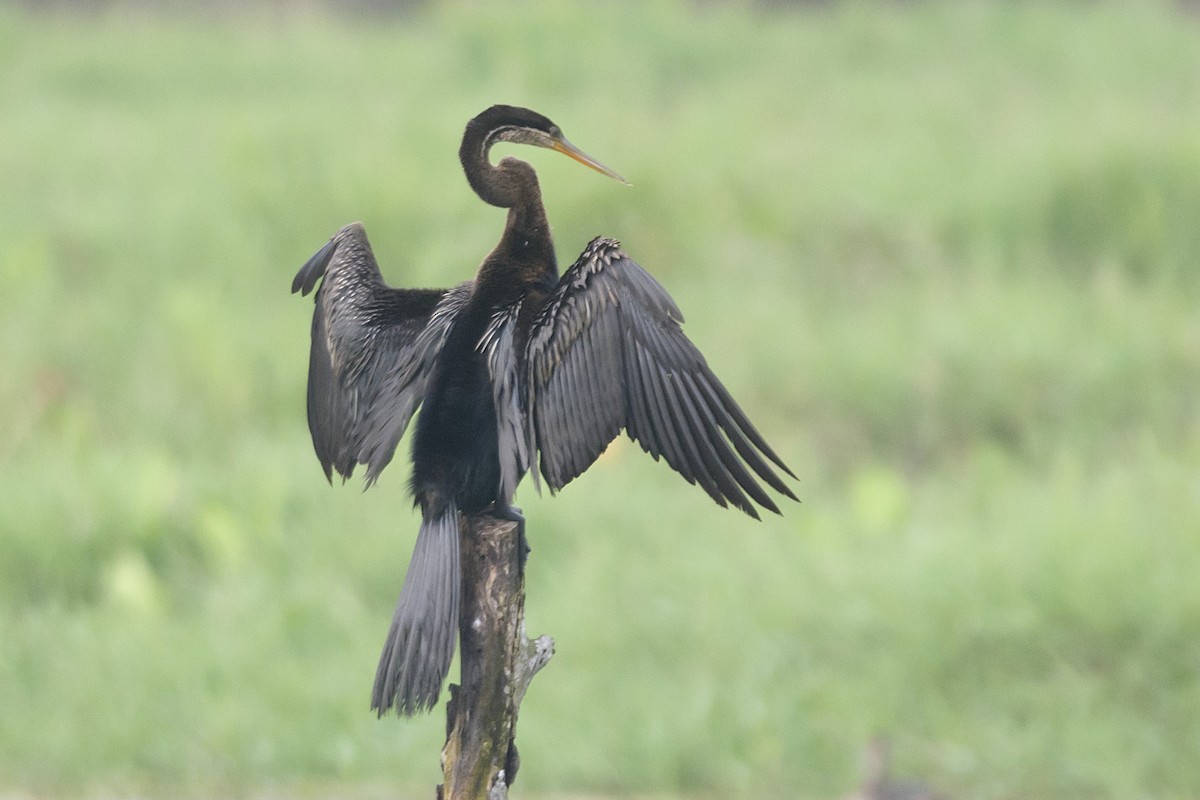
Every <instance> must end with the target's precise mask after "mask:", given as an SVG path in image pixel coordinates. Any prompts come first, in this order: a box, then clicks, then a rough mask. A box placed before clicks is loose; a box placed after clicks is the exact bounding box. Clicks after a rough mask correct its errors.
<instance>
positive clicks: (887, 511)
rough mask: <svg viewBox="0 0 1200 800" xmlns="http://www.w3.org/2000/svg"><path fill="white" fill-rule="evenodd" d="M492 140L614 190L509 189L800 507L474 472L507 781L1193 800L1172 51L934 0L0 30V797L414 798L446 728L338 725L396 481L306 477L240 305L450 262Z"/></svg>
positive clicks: (1151, 34)
mask: <svg viewBox="0 0 1200 800" xmlns="http://www.w3.org/2000/svg"><path fill="white" fill-rule="evenodd" d="M494 102H507V103H516V104H523V105H529V106H531V107H533V108H536V109H538V110H539V111H542V112H544V113H545V114H547V115H549V116H550V117H551V118H552V119H554V120H555V121H556V122H558V123H559V124H560V125H561V126H562V127H563V129H564V130H565V131H566V133H567V135H568V136H570V137H571V139H572V140H573V141H575V142H576V143H577V144H579V145H580V146H581V147H583V148H584V149H586V150H587V151H588V152H590V153H593V154H594V155H596V156H597V157H598V158H600V159H601V160H603V161H604V162H606V163H608V164H610V165H612V166H613V167H614V168H615V169H617V170H619V171H620V172H622V173H623V174H624V175H626V176H627V177H628V178H629V179H630V180H631V181H632V183H633V188H627V187H622V186H620V185H618V184H616V183H613V182H611V181H606V180H604V179H602V178H600V177H599V176H597V175H595V174H593V173H590V172H588V171H586V170H582V169H580V168H579V167H578V165H576V164H573V163H571V162H570V161H568V160H567V159H562V158H559V157H557V156H554V155H552V154H548V153H540V152H532V153H531V152H529V151H528V150H525V151H524V152H522V153H521V154H522V155H523V156H524V157H527V158H529V159H530V160H531V161H532V162H533V163H534V164H535V166H536V167H537V168H538V170H539V172H540V174H541V178H542V186H543V190H544V192H545V200H546V205H547V208H548V210H549V213H550V216H551V220H552V221H553V223H554V225H555V234H556V237H557V242H558V245H559V248H560V259H561V260H562V261H563V262H566V263H569V262H570V261H571V260H572V259H573V258H574V255H575V254H576V253H577V252H578V251H579V250H580V249H581V248H582V246H583V245H584V243H585V242H586V241H587V240H588V239H589V238H591V237H592V236H594V235H597V234H601V233H603V234H606V235H611V236H614V237H617V238H619V239H621V240H622V242H623V243H624V245H625V247H626V249H627V250H628V251H629V252H630V253H631V254H632V255H633V256H634V257H635V258H637V259H638V260H639V261H640V262H641V263H642V264H644V265H645V266H646V267H647V268H648V269H650V270H651V272H653V273H654V274H655V275H656V276H658V278H659V279H660V280H661V281H662V282H663V284H664V285H666V286H667V288H668V289H669V290H670V291H671V292H672V294H673V295H674V296H675V298H676V299H677V301H678V302H679V305H680V306H681V307H682V308H683V310H684V312H685V314H686V315H687V316H688V325H687V328H686V329H687V331H688V333H689V334H690V335H691V337H692V338H693V340H694V341H695V342H696V343H697V344H698V345H699V346H700V348H701V349H702V350H703V351H704V352H705V353H706V354H707V355H708V358H709V361H710V363H711V364H712V365H713V367H714V369H715V370H716V372H717V373H718V374H719V375H721V376H722V378H723V379H724V380H725V381H726V383H727V384H728V385H729V387H730V388H731V390H732V391H733V393H734V395H735V396H737V397H738V398H739V399H740V400H741V402H742V403H743V405H744V406H745V407H746V408H747V410H748V411H749V413H750V415H751V417H752V418H753V419H754V420H755V421H756V422H757V424H758V425H759V427H760V428H761V429H762V431H763V432H764V434H765V435H766V436H767V438H768V439H769V440H770V441H771V442H772V443H773V444H774V446H775V447H776V449H777V450H778V451H779V452H780V454H781V455H782V456H783V457H784V458H785V460H786V461H787V462H788V463H789V465H790V466H791V467H792V468H793V470H794V471H795V472H796V473H797V475H798V476H799V477H800V481H799V483H798V492H799V494H800V495H801V496H802V499H803V503H802V504H800V505H795V504H789V506H788V507H787V508H786V509H785V514H786V516H785V517H782V518H772V519H768V520H765V521H764V522H762V523H755V522H753V521H751V520H748V519H745V518H743V517H741V516H740V515H738V514H736V513H733V512H729V511H722V510H720V509H718V508H716V507H715V506H713V505H712V504H711V503H710V502H709V501H708V500H707V499H706V497H705V496H704V494H703V493H702V492H700V491H699V490H698V489H696V488H694V487H691V486H688V485H687V484H686V483H684V482H683V481H682V480H679V479H678V478H677V477H676V476H675V475H673V474H672V473H671V472H670V471H669V470H668V469H667V468H666V467H664V466H663V465H661V464H655V463H653V462H652V461H651V460H650V459H649V458H647V457H645V456H644V455H643V454H642V453H641V452H640V450H639V449H638V448H637V447H636V446H633V445H631V444H630V443H629V442H628V441H626V440H621V441H620V442H619V443H618V445H616V446H614V447H613V448H612V449H611V450H610V452H609V454H608V455H607V456H606V457H605V458H603V459H602V460H601V461H600V462H598V463H597V465H596V466H595V467H594V468H593V469H592V470H591V471H590V472H589V473H588V474H587V475H586V476H585V477H583V478H581V479H579V480H578V481H576V482H575V483H574V484H572V485H571V486H570V487H568V488H567V489H565V490H564V491H563V492H562V493H561V494H560V495H559V496H558V497H555V498H550V497H543V498H538V497H537V496H536V494H535V493H534V492H533V490H532V487H531V486H529V485H526V486H524V487H523V488H522V490H521V492H520V493H519V495H518V502H519V504H520V505H521V506H523V507H524V509H525V512H526V515H527V517H528V518H529V521H530V527H529V530H530V536H531V540H532V544H533V555H532V557H531V560H530V562H529V575H528V586H527V589H528V602H527V613H528V621H529V625H530V629H531V632H534V633H541V632H546V633H549V634H552V635H553V636H554V637H555V638H556V640H557V642H558V654H557V656H556V657H555V659H554V660H553V661H552V662H551V664H550V666H549V667H548V668H547V670H546V671H544V672H543V673H542V674H541V675H540V676H539V677H538V679H537V681H535V682H534V684H533V686H532V688H531V690H530V693H529V695H528V697H527V699H526V701H525V704H524V706H523V709H522V712H523V713H522V717H521V724H520V727H519V742H520V745H521V754H522V758H523V767H522V771H521V776H520V779H519V780H518V783H517V786H516V794H517V795H518V796H522V797H532V798H552V797H553V798H557V797H567V796H583V795H587V796H603V797H627V796H632V795H639V796H642V795H655V796H662V797H688V798H692V797H735V798H736V797H778V798H828V797H837V796H840V795H842V794H843V793H845V792H846V791H848V790H849V789H850V788H852V787H853V786H854V785H855V783H856V781H857V780H858V777H857V762H858V753H859V751H860V748H861V747H862V745H863V744H864V742H865V741H866V740H867V739H868V738H869V737H870V736H871V735H872V733H874V732H876V731H887V732H889V733H890V734H891V737H892V739H893V741H894V744H895V756H896V767H897V771H899V772H903V773H907V774H910V775H921V776H924V777H926V778H928V779H930V780H932V781H933V782H934V783H936V784H938V785H939V786H941V787H943V788H945V789H947V790H950V791H952V792H954V794H955V795H956V796H958V797H961V798H1028V797H1038V798H1104V797H1111V798H1143V797H1146V798H1149V797H1155V798H1158V797H1161V798H1183V797H1200V758H1198V757H1197V754H1198V753H1200V537H1198V535H1197V534H1198V533H1200V272H1198V270H1197V268H1198V266H1200V264H1198V263H1197V262H1198V260H1200V258H1198V254H1200V16H1198V15H1197V14H1196V13H1195V12H1194V11H1189V10H1188V9H1187V8H1186V7H1184V6H1181V5H1175V4H1169V3H1153V2H1144V3H1143V2H1129V3H1080V2H1069V3H1068V2H1062V3H1050V2H1047V3H984V2H962V3H960V2H952V1H951V0H945V1H944V2H922V3H880V4H875V3H848V4H840V3H825V4H816V5H811V6H798V7H792V6H789V5H785V4H763V5H754V4H740V3H739V4H725V3H708V2H706V3H683V2H663V3H658V2H655V3H634V2H617V3H611V4H604V5H600V4H595V5H583V4H578V5H576V4H571V3H564V2H560V0H552V1H550V0H548V1H547V2H536V1H535V0H529V1H528V2H519V3H515V4H505V5H499V4H497V5H486V4H473V3H460V2H440V3H431V4H422V5H419V6H414V7H412V8H408V9H404V10H399V11H395V10H393V11H387V10H381V9H379V8H369V7H366V6H364V7H359V8H356V9H355V10H354V11H339V10H338V9H337V7H335V6H320V5H310V4H302V5H296V6H293V5H289V4H276V5H271V6H265V7H262V8H259V9H257V10H253V11H247V10H237V9H236V8H235V7H234V6H233V5H232V4H231V5H229V6H227V7H218V8H216V9H212V8H201V7H196V6H192V5H190V4H186V5H174V6H171V7H169V8H167V9H166V10H163V9H154V8H152V7H150V6H142V5H132V6H119V7H115V8H113V7H107V6H105V7H102V8H96V7H92V6H82V5H81V6H75V5H69V4H68V5H58V6H54V7H51V8H50V9H48V10H47V9H42V10H34V9H32V8H30V7H28V6H0V303H2V311H0V358H2V360H3V367H2V368H0V795H13V796H27V795H34V796H39V797H42V796H45V797H52V798H56V797H81V796H82V797H96V796H114V795H117V796H123V795H137V796H143V797H156V796H190V797H197V798H209V797H226V796H229V797H243V796H249V797H277V796H302V797H327V796H334V797H376V796H378V797H382V796H390V795H394V794H395V793H397V792H399V793H400V794H401V795H402V796H412V797H417V796H429V793H430V792H431V791H432V786H433V784H434V783H436V782H437V781H438V778H439V768H438V754H439V750H440V747H441V744H442V738H443V730H442V728H443V725H444V718H443V716H442V714H441V712H438V713H435V714H434V715H431V716H429V717H426V718H422V719H418V720H414V721H401V720H397V719H394V718H391V719H386V720H383V721H377V720H376V719H375V718H374V717H373V716H372V715H371V714H370V713H369V712H368V709H367V706H368V696H369V689H370V683H371V680H372V677H373V674H374V668H375V659H376V656H377V654H378V648H379V646H380V645H381V642H382V637H383V634H384V633H385V631H386V627H387V624H388V621H389V619H390V615H391V610H392V605H393V602H394V600H395V596H396V594H397V592H398V590H399V586H400V583H401V579H402V575H403V570H404V567H405V565H406V564H407V560H408V554H409V551H410V548H411V546H412V541H413V537H414V535H415V532H416V527H417V520H416V517H415V516H414V515H413V514H412V512H411V511H410V510H409V502H410V501H409V499H408V497H407V495H406V488H405V480H406V478H407V465H406V464H405V463H404V462H405V460H406V459H405V458H403V457H401V458H398V459H397V463H395V464H394V465H393V466H392V467H391V468H390V469H389V470H388V471H387V472H385V474H384V477H383V479H382V480H381V481H380V483H379V485H378V486H377V487H376V488H374V489H372V490H371V491H370V492H367V493H365V494H364V493H362V492H361V491H360V485H359V484H358V483H357V481H355V482H351V483H349V484H347V485H345V486H342V485H337V486H335V487H334V488H330V487H328V486H327V485H325V482H324V479H323V477H322V475H321V471H320V467H319V466H318V464H317V462H316V459H315V457H314V456H313V454H312V452H311V447H310V444H309V441H308V433H307V429H306V426H305V420H304V381H305V371H306V367H307V349H308V325H309V315H310V313H311V303H310V302H309V301H307V300H303V301H302V300H300V299H299V298H297V297H292V296H290V295H289V294H288V287H289V283H290V281H291V278H292V275H293V274H294V272H295V270H296V269H297V268H298V267H299V266H300V264H301V263H303V261H304V260H305V259H306V258H307V257H308V255H310V254H311V253H312V252H313V251H314V250H315V249H316V248H317V247H319V246H320V245H321V244H322V243H323V242H324V241H325V240H326V238H327V237H328V236H329V235H330V234H332V233H333V232H334V231H335V230H336V229H337V228H338V227H339V226H340V225H342V224H343V223H346V222H349V221H351V220H355V219H361V220H363V221H364V222H365V223H366V226H367V230H368V231H369V232H370V235H371V238H372V241H373V243H374V245H375V249H376V252H377V253H378V255H379V257H380V259H381V261H382V262H383V265H384V272H385V275H386V277H387V279H388V280H389V281H390V282H392V283H393V284H396V285H409V286H429V285H436V286H446V285H451V284H453V283H456V282H458V281H460V280H463V279H465V278H466V277H468V276H470V275H471V274H472V273H473V271H474V268H475V266H476V265H477V264H478V261H479V259H480V258H481V257H482V256H483V255H484V254H485V253H486V252H487V251H488V250H489V249H490V248H491V246H492V245H493V244H494V242H495V240H496V239H497V237H498V236H499V232H500V230H501V227H502V225H503V213H502V212H500V211H497V210H496V209H492V208H489V207H487V206H485V205H483V204H482V203H481V202H480V201H479V200H478V199H477V198H476V197H475V196H474V195H473V194H472V193H471V192H470V190H469V189H468V187H467V186H466V183H465V181H464V180H463V179H462V176H461V173H460V171H459V167H458V164H457V161H456V153H457V147H458V137H459V135H460V133H461V130H462V127H463V125H464V124H465V122H466V121H467V119H469V118H470V117H471V116H472V115H473V114H475V113H477V112H478V111H480V110H482V109H483V108H484V107H486V106H488V105H490V104H492V103H494ZM511 152H514V153H516V152H521V151H519V150H518V149H517V148H512V149H511ZM401 452H402V453H403V452H407V445H406V444H405V445H402V449H401Z"/></svg>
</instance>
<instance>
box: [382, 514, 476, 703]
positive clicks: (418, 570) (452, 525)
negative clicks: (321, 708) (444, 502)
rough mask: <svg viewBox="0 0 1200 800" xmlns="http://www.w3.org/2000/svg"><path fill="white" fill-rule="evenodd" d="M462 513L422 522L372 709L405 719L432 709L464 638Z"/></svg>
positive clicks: (383, 660)
mask: <svg viewBox="0 0 1200 800" xmlns="http://www.w3.org/2000/svg"><path fill="white" fill-rule="evenodd" d="M458 548H459V544H458V511H457V509H455V508H454V507H453V506H450V507H448V508H447V509H446V510H445V511H443V512H441V513H439V514H437V515H436V516H430V517H426V518H425V519H423V520H422V521H421V531H420V533H418V534H417V542H416V545H415V546H414V547H413V554H412V560H411V561H410V562H409V564H408V573H407V574H406V575H405V576H404V586H403V588H401V590H400V600H399V601H398V602H397V603H396V613H395V614H394V615H393V616H392V625H391V628H389V629H388V635H387V642H386V643H385V644H384V646H383V654H382V655H381V656H380V657H379V668H378V669H377V670H376V671H375V689H374V691H373V692H372V695H371V709H372V710H373V711H376V712H378V713H379V715H380V716H383V714H384V713H385V712H387V711H388V710H389V709H391V708H393V707H395V709H396V710H397V711H398V712H399V713H401V714H404V715H405V716H412V715H413V714H416V713H418V712H420V711H425V710H429V709H432V708H433V707H434V706H436V705H437V700H438V693H439V692H440V691H441V688H442V682H443V681H444V680H445V678H446V673H448V672H449V671H450V659H451V658H453V657H454V645H455V640H456V637H457V635H458V608H459V597H460V584H461V582H462V573H461V571H460V568H459V554H458Z"/></svg>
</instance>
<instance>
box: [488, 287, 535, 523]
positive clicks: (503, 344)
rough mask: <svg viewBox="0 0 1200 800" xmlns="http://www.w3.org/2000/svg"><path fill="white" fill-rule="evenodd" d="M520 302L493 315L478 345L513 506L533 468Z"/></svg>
mask: <svg viewBox="0 0 1200 800" xmlns="http://www.w3.org/2000/svg"><path fill="white" fill-rule="evenodd" d="M521 303H522V301H520V300H518V301H516V302H515V303H512V304H511V305H509V306H506V307H504V308H502V309H500V310H499V311H496V312H495V313H493V314H492V318H491V320H490V321H489V323H488V327H487V329H486V330H485V331H484V334H483V336H482V338H480V340H479V345H478V350H479V352H480V353H482V354H483V356H484V358H485V359H486V361H487V368H488V373H489V375H490V377H491V383H492V403H493V405H494V406H495V409H496V436H497V439H498V441H497V444H498V449H499V453H500V494H499V496H500V497H503V498H504V499H505V500H506V501H508V502H510V503H511V502H512V496H513V493H514V492H516V491H517V484H518V483H520V481H521V476H523V475H524V474H525V473H526V471H528V469H529V467H530V458H529V447H528V436H527V433H526V426H527V422H526V414H525V409H523V408H522V402H523V401H524V397H523V395H522V391H521V384H522V381H521V375H520V366H519V360H518V358H517V352H518V345H517V343H516V338H517V320H518V318H519V316H520V314H521ZM535 478H536V476H535Z"/></svg>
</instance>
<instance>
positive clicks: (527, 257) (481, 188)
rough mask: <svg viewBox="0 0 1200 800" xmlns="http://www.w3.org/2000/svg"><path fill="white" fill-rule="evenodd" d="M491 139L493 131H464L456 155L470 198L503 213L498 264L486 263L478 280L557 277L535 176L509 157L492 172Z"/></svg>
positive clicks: (478, 128)
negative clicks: (475, 197) (505, 214)
mask: <svg viewBox="0 0 1200 800" xmlns="http://www.w3.org/2000/svg"><path fill="white" fill-rule="evenodd" d="M472 122H474V121H472ZM496 134H497V130H496V129H495V128H484V127H482V126H476V125H475V124H471V125H468V126H467V131H466V134H465V135H464V136H463V142H462V147H461V148H459V151H458V155H459V160H460V161H462V167H463V172H465V173H466V175H467V182H468V183H470V184H471V188H472V189H474V190H475V193H476V194H478V195H479V197H480V198H481V199H482V200H483V201H484V202H485V203H489V204H491V205H493V206H498V207H500V208H507V209H508V222H507V224H506V225H505V226H504V235H503V237H501V239H500V243H499V244H498V245H497V247H496V250H495V251H494V253H493V255H494V256H498V257H499V260H498V261H494V260H493V259H491V258H489V259H488V262H486V263H485V269H484V272H483V273H481V277H482V276H483V275H484V274H485V273H486V274H488V275H490V274H492V273H493V272H494V271H495V270H496V269H500V270H501V271H502V272H508V273H509V274H512V272H513V271H514V270H515V271H516V272H518V273H519V274H521V275H522V278H523V279H524V280H534V279H536V277H537V276H540V275H542V274H543V273H549V274H557V265H556V264H555V259H554V244H553V240H552V239H551V236H550V223H549V221H548V220H547V218H546V209H545V207H544V206H543V205H542V192H541V189H540V187H539V186H538V179H537V173H536V172H534V169H533V167H531V166H530V165H529V164H527V163H525V162H524V161H521V160H520V159H517V158H513V157H511V156H508V157H505V158H503V159H501V160H500V163H499V164H497V165H495V166H493V165H492V163H491V162H490V161H489V160H488V151H489V150H491V147H492V144H493V143H494V142H495V141H497V136H496Z"/></svg>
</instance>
